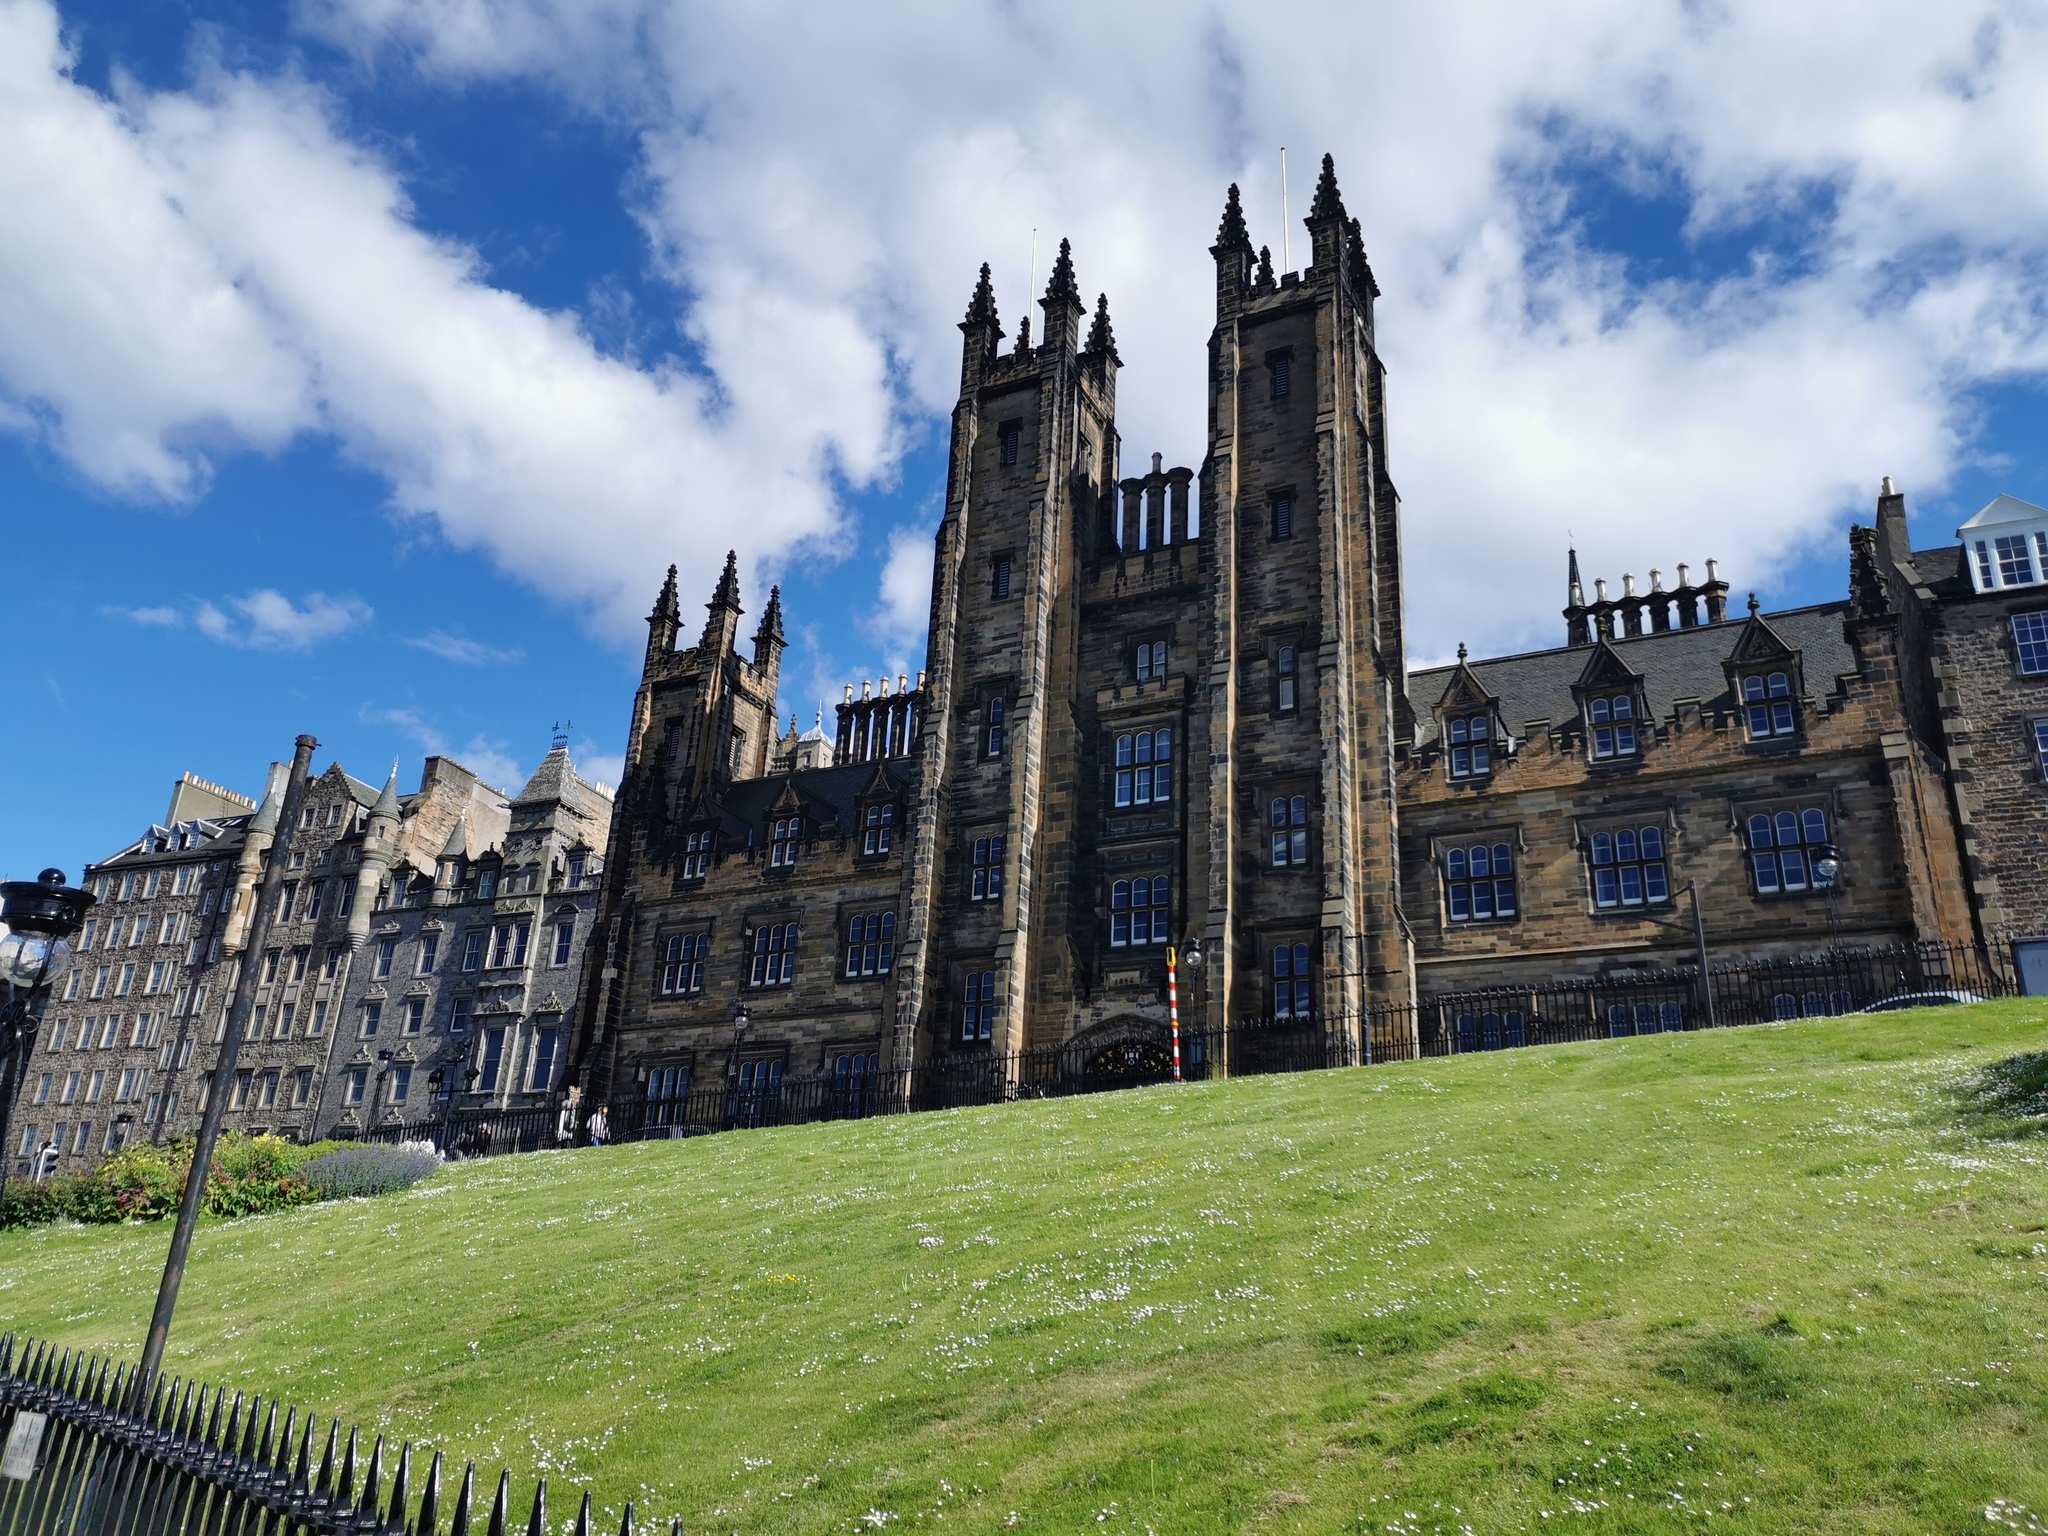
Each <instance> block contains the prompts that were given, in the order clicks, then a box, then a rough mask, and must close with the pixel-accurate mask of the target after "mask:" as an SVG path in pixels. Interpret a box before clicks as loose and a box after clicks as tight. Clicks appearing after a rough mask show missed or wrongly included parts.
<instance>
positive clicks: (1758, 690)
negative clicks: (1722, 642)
mask: <svg viewBox="0 0 2048 1536" xmlns="http://www.w3.org/2000/svg"><path fill="white" fill-rule="evenodd" d="M1742 704H1743V708H1744V709H1745V710H1746V711H1747V713H1748V715H1749V735H1750V739H1751V740H1752V741H1762V740H1765V739H1766V738H1768V737H1772V736H1790V735H1791V734H1792V733H1793V732H1794V731H1796V730H1797V729H1798V728H1799V712H1798V710H1797V709H1795V708H1794V707H1793V704H1792V679H1791V678H1790V677H1788V676H1787V675H1786V674H1785V673H1783V672H1769V673H1764V672H1757V673H1752V674H1751V675H1750V676H1748V677H1745V678H1744V679H1743V680H1742Z"/></svg>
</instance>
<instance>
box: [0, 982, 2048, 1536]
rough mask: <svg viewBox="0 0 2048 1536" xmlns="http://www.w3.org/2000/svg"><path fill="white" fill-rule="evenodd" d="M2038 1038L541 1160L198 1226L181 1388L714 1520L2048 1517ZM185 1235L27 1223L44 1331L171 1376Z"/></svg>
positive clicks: (1733, 1049) (1458, 1522) (2024, 1015)
mask: <svg viewBox="0 0 2048 1536" xmlns="http://www.w3.org/2000/svg"><path fill="white" fill-rule="evenodd" d="M2044 1044H2048V1027H2044V1010H2043V1008H2042V1006H2041V1005H2040V1004H2039V1003H2037V1002H2029V1001H2024V1000H2022V1001H2015V1002H2010V1003H1996V1004H1985V1005H1980V1006H1978V1007H1974V1008H1969V1009H1953V1010H1945V1011H1941V1012H1933V1011H1923V1012H1916V1013H1906V1014H1891V1015H1881V1016H1878V1017H1874V1018H1868V1019H1861V1018H1859V1019H1847V1020H1839V1021H1827V1022H1814V1023H1806V1024H1796V1025H1788V1026H1768V1027H1759V1028H1753V1029H1741V1030H1725V1031H1719V1032H1714V1033H1708V1034H1701V1035H1695V1036H1683V1037H1677V1036H1673V1037H1664V1038H1654V1039H1644V1040H1635V1041H1621V1042H1609V1043H1601V1044H1594V1045H1587V1046H1571V1047H1562V1048H1555V1049H1545V1050H1527V1051H1515V1052H1508V1053H1502V1054H1495V1055H1487V1056H1479V1057H1467V1058H1463V1059H1460V1060H1456V1061H1445V1062H1430V1063H1424V1064H1418V1065H1409V1066H1399V1067H1380V1068H1371V1069H1367V1070H1362V1071H1349V1072H1328V1073H1315V1074H1306V1075H1302V1076H1295V1077H1282V1078H1255V1079H1246V1080H1241V1081H1237V1082H1231V1083H1224V1084H1215V1085H1209V1086H1203V1087H1191V1088H1186V1089H1181V1090H1172V1089H1152V1090H1147V1091H1144V1092H1138V1093H1127V1094H1119V1095H1105V1096H1101V1097H1096V1098H1089V1099H1070V1100H1065V1101H1061V1102H1055V1103H1041V1104H1022V1105H1016V1106H1012V1107H1007V1108H999V1109H990V1110H975V1111H961V1112H955V1113H949V1114H940V1115H920V1116H912V1117H906V1118H900V1119H892V1120H883V1121H869V1122H865V1123H858V1124H847V1125H838V1126H823V1127H812V1128H806V1129H794V1130H787V1131H759V1132H752V1133H748V1134H745V1135H734V1136H720V1137H712V1138H706V1139H703V1140H699V1141H693V1142H688V1143H660V1144H650V1145H642V1146H627V1147H615V1148H608V1149H605V1150H601V1151H594V1152H573V1153H553V1154H546V1155H540V1156H531V1157H512V1158H501V1159H497V1160H495V1161H492V1162H488V1163H481V1164H469V1165H465V1166H460V1167H456V1168H453V1169H450V1170H449V1171H447V1172H445V1173H443V1174H439V1175H436V1176H435V1177H434V1178H433V1179H431V1180H429V1181H428V1182H427V1183H425V1184H423V1185H420V1186H419V1187H417V1188H416V1189H415V1190H413V1191H411V1192H410V1193H407V1194H402V1195H395V1196H391V1197H387V1198H384V1199H380V1200H372V1201H357V1202H349V1203H343V1204H338V1205H332V1206H319V1207H313V1208H309V1209H307V1210H303V1211H298V1212H293V1213H289V1214H285V1215H280V1216H273V1217H263V1218H257V1219H253V1220H248V1221H242V1222H235V1223H219V1224H213V1225H209V1226H208V1227H206V1228H204V1229H202V1231H201V1233H200V1237H199V1240H198V1242H197V1244H196V1245H195V1248H194V1252H193V1257H192V1265H191V1270H190V1275H189V1278H188V1280H187V1282H186V1287H185V1294H184V1300H183V1304H182V1309H181V1312H180V1315H179V1318H178V1323H177V1326H176V1328H175V1330H174V1332H173V1335H172V1345H171V1357H172V1364H173V1366H174V1367H175V1368H176V1369H177V1370H180V1371H185V1372H196V1373H198V1374H200V1375H201V1376H203V1377H205V1378H209V1379H218V1380H226V1381H228V1382H229V1383H231V1384H232V1385H234V1386H236V1387H241V1388H245V1389H248V1390H251V1391H260V1392H263V1393H265V1394H271V1393H279V1394H283V1395H284V1396H286V1397H287V1398H289V1399H292V1400H294V1401H297V1402H300V1403H305V1404H310V1405H312V1406H314V1407H316V1408H317V1409H319V1410H320V1411H321V1412H322V1413H323V1414H324V1413H326V1412H329V1411H334V1412H339V1413H341V1414H342V1415H344V1416H345V1417H358V1418H360V1419H362V1420H363V1421H364V1422H366V1423H368V1424H374V1425H376V1426H379V1427H382V1428H383V1429H385V1430H386V1431H387V1432H389V1433H393V1434H397V1435H403V1436H409V1437H411V1438H413V1439H414V1440H416V1441H423V1442H426V1443H428V1444H430V1445H432V1446H437V1447H442V1448H445V1449H447V1450H448V1451H449V1452H450V1453H452V1454H454V1455H455V1456H457V1457H458V1458H459V1457H464V1456H469V1457H475V1458H477V1459H478V1460H479V1461H481V1462H484V1463H485V1464H487V1465H488V1466H491V1467H493V1468H494V1467H495V1465H496V1464H497V1463H499V1462H501V1461H502V1462H505V1463H509V1464H510V1465H511V1466H512V1467H513V1468H514V1469H515V1473H516V1474H524V1475H526V1476H531V1475H533V1474H534V1473H536V1472H539V1471H542V1470H545V1471H546V1472H547V1474H548V1475H549V1476H550V1478H551V1479H555V1480H556V1481H557V1487H558V1489H559V1488H560V1487H561V1485H562V1484H563V1483H567V1484H571V1485H585V1486H590V1487H592V1488H593V1489H594V1490H595V1491H596V1493H597V1495H598V1498H599V1502H600V1504H602V1505H607V1506H609V1507H610V1509H611V1511H612V1513H611V1515H610V1519H611V1520H612V1521H613V1522H614V1523H615V1522H616V1520H617V1509H618V1506H619V1505H620V1504H621V1503H622V1502H623V1501H624V1500H625V1499H627V1498H629V1497H630V1498H633V1499H635V1500H637V1501H638V1503H639V1506H640V1510H641V1512H642V1513H643V1514H655V1515H659V1516H661V1517H663V1518H664V1519H666V1517H667V1516H669V1515H670V1514H680V1515H681V1516H683V1517H684V1520H685V1522H686V1526H687V1528H688V1529H689V1530H690V1531H692V1532H721V1533H722V1532H726V1531H745V1532H764V1533H765V1532H777V1533H781V1532H814V1531H816V1532H822V1531H840V1532H853V1531H855V1530H872V1529H873V1528H874V1522H876V1521H885V1522H886V1523H887V1524H889V1525H891V1526H898V1527H901V1528H905V1529H907V1528H909V1527H911V1526H914V1525H915V1526H923V1527H924V1528H926V1529H946V1530H958V1529H966V1530H989V1529H996V1528H1000V1527H1004V1526H1008V1525H1011V1524H1014V1525H1016V1526H1017V1527H1020V1528H1025V1529H1036V1530H1040V1531H1072V1530H1079V1529H1084V1528H1085V1529H1091V1530H1094V1529H1100V1530H1126V1531H1146V1530H1150V1531H1156V1532H1160V1533H1165V1532H1212V1531H1225V1530H1246V1531H1267V1530H1271V1531H1339V1530H1345V1531H1374V1532H1401V1533H1408V1532H1434V1531H1445V1532H1455V1531H1464V1530H1470V1531H1473V1532H1482V1533H1483V1532H1497V1531H1522V1530H1528V1531H1541V1530H1558V1529H1566V1528H1569V1529H1573V1530H1583V1531H1621V1530H1680V1529H1688V1530H1689V1529H1701V1530H1711V1529H1718V1528H1720V1527H1722V1526H1724V1525H1728V1526H1731V1527H1732V1528H1735V1529H1739V1530H1745V1531H1773V1532H1788V1533H1789V1532H1801V1533H1806V1532H1835V1531H1899V1532H1959V1531H1963V1530H1966V1529H1967V1530H1983V1529H1985V1528H1986V1527H1987V1524H1988V1523H1991V1522H1987V1515H1986V1511H1987V1510H1990V1511H1992V1512H1993V1514H1994V1515H1996V1516H1998V1518H1999V1519H2001V1520H2007V1521H2010V1522H2011V1523H2013V1524H2017V1525H2018V1526H2019V1527H2020V1528H2022V1529H2040V1528H2041V1527H2040V1526H2039V1525H2038V1524H2033V1525H2029V1524H2028V1523H2027V1522H2028V1521H2029V1519H2030V1518H2032V1519H2038V1516H2034V1517H2030V1516H2028V1515H2026V1514H2024V1513H2016V1512H2014V1511H2013V1506H2015V1505H2022V1506H2027V1507H2028V1508H2030V1509H2032V1510H2034V1511H2042V1510H2048V1427H2044V1424H2048V1420H2044V1414H2043V1409H2044V1408H2048V1354H2044V1351H2048V1339H2044V1336H2048V1135H2041V1134H2038V1133H2039V1131H2040V1129H2041V1126H2042V1121H2041V1120H2039V1119H2037V1118H2029V1117H2031V1116H2038V1115H2040V1113H2041V1111H2042V1109H2043V1107H2044V1106H2043V1105H2042V1104H2041V1102H2040V1100H2041V1089H2042V1081H2043V1070H2042V1069H2043V1062H2042V1060H2040V1059H2038V1058H2037V1059H2035V1060H2033V1061H2032V1062H2031V1063H2030V1062H2028V1061H2025V1060H2021V1059H2020V1058H2023V1057H2026V1056H2028V1055H2030V1054H2031V1053H2036V1052H2039V1051H2040V1050H2041V1049H2042V1048H2043V1046H2044ZM2000 1062H2006V1063H2013V1064H2012V1065H2009V1066H2005V1067H2001V1068H1998V1069H1997V1070H1995V1071H1993V1072H1991V1073H1989V1074H1986V1073H1984V1071H1983V1069H1984V1068H1986V1067H1987V1066H1990V1065H1991V1064H1994V1063H2000ZM168 1235H169V1233H168V1227H167V1226H165V1225H155V1226H148V1227H126V1228H95V1229H87V1228H63V1229H45V1230H41V1231H37V1232H30V1233H12V1234H6V1235H5V1236H4V1237H0V1317H4V1321H5V1324H6V1326H8V1327H11V1328H15V1329H19V1330H21V1331H24V1332H28V1333H33V1334H37V1335H43V1336H48V1337H51V1338H55V1339H57V1340H60V1341H62V1342H64V1343H67V1344H73V1345H81V1346H86V1347H90V1348H95V1349H109V1350H113V1351H116V1352H118V1353H119V1354H120V1355H121V1356H123V1357H130V1358H132V1356H133V1354H134V1353H135V1351H136V1348H137V1346H138V1344H139V1341H140V1339H141V1335H142V1332H143V1327H144V1323H145V1320H146V1318H147V1315H148V1308H149V1304H150V1301H151V1298H152V1296H153V1293H154V1286H155V1278H156V1272H157V1268H158V1266H159V1265H160V1264H161V1262H162V1259H163V1251H164V1244H165V1242H166V1240H167V1238H168ZM560 1497H561V1495H560V1493H558V1495H557V1498H558V1500H559V1499H560ZM1999 1501H2004V1502H2003V1503H2001V1502H1999ZM941 1517H943V1525H942V1524H941ZM1993 1528H1996V1526H1995V1524H1994V1526H1993Z"/></svg>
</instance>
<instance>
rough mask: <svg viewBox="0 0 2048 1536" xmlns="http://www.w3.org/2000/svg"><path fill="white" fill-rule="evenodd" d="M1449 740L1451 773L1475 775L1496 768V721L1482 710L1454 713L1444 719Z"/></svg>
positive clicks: (1467, 777) (1454, 774)
mask: <svg viewBox="0 0 2048 1536" xmlns="http://www.w3.org/2000/svg"><path fill="white" fill-rule="evenodd" d="M1444 734H1445V735H1446V736H1447V737H1448V738H1449V740H1450V748H1451V753H1450V766H1451V777H1452V778H1454V779H1476V778H1480V777H1482V776H1483V775H1485V774H1489V773H1491V772H1492V771H1493V724H1492V722H1491V721H1490V720H1489V719H1488V718H1487V717H1486V716H1485V715H1483V714H1479V715H1453V716H1452V717H1451V718H1450V719H1449V720H1447V721H1446V722H1445V723H1444Z"/></svg>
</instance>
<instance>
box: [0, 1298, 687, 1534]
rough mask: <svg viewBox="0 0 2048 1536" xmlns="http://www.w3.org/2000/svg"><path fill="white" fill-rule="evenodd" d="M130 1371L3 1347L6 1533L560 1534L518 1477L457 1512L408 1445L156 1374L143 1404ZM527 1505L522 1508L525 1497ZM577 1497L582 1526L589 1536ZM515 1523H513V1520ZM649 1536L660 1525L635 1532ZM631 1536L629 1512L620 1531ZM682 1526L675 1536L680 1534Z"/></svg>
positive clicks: (544, 1492)
mask: <svg viewBox="0 0 2048 1536" xmlns="http://www.w3.org/2000/svg"><path fill="white" fill-rule="evenodd" d="M132 1387H133V1373H132V1371H131V1369H130V1368H129V1367H128V1366H126V1365H119V1366H117V1365H115V1364H114V1363H113V1362H112V1361H110V1360H108V1359H106V1358H104V1357H100V1356H86V1355H83V1354H73V1353H72V1352H71V1351H69V1350H65V1351H63V1352H62V1353H61V1354H60V1353H59V1352H58V1351H57V1350H56V1349H55V1348H53V1347H52V1346H51V1345H48V1344H38V1343H34V1342H33V1341H30V1340H25V1339H17V1338H16V1337H15V1336H14V1335H12V1334H9V1335H7V1336H6V1337H5V1338H0V1437H4V1438H0V1444H4V1446H5V1450H4V1453H0V1536H201V1533H204V1536H372V1533H375V1536H442V1532H444V1531H445V1532H447V1533H448V1536H472V1532H473V1531H478V1530H480V1531H482V1532H483V1533H485V1536H508V1533H510V1532H514V1531H517V1530H521V1529H524V1530H525V1531H526V1532H527V1533H528V1536H540V1533H542V1532H543V1531H548V1530H551V1529H552V1527H550V1526H549V1524H548V1518H547V1498H548V1485H547V1479H545V1478H542V1479H541V1480H540V1482H539V1483H538V1484H537V1485H536V1486H535V1488H534V1491H533V1501H532V1503H531V1505H529V1506H527V1513H526V1515H525V1517H524V1518H523V1519H521V1518H520V1516H519V1515H518V1514H517V1513H515V1510H514V1504H513V1499H512V1476H511V1474H510V1473H509V1472H500V1473H499V1474H498V1488H497V1495H496V1497H495V1498H494V1499H492V1501H491V1504H490V1508H489V1509H488V1510H487V1511H486V1510H484V1509H483V1508H481V1507H480V1506H479V1505H478V1504H477V1501H476V1463H474V1462H470V1463H468V1464H467V1465H466V1466H465V1467H464V1468H463V1472H462V1482H461V1486H460V1487H459V1488H458V1489H457V1490H456V1491H455V1497H454V1502H453V1505H452V1507H449V1505H448V1501H447V1499H446V1497H445V1494H444V1490H443V1488H442V1486H441V1455H440V1453H439V1452H438V1451H437V1452H436V1453H435V1454H434V1457H433V1460H432V1462H431V1464H430V1465H429V1466H428V1468H427V1471H426V1475H425V1476H424V1477H416V1476H415V1475H414V1470H413V1465H412V1462H413V1456H412V1447H411V1446H410V1445H403V1446H401V1447H400V1448H399V1451H398V1455H397V1457H396V1458H395V1459H390V1458H387V1456H386V1454H385V1449H384V1437H383V1436H382V1435H379V1436H377V1437H376V1439H375V1442H374V1443H373V1444H372V1446H371V1448H370V1452H369V1456H368V1459H367V1460H365V1459H364V1458H363V1456H362V1451H361V1437H360V1435H359V1434H358V1432H357V1431H356V1430H355V1429H354V1428H350V1429H349V1430H348V1432H347V1434H346V1436H344V1435H343V1432H342V1428H341V1426H340V1424H339V1423H337V1422H335V1421H333V1420H329V1421H328V1424H327V1430H326V1434H325V1436H324V1437H322V1436H321V1435H320V1434H319V1433H318V1432H317V1429H316V1426H315V1424H314V1419H313V1415H312V1414H310V1413H308V1414H305V1415H303V1416H302V1415H301V1414H300V1413H299V1411H298V1410H297V1409H296V1408H290V1407H287V1408H285V1409H284V1410H283V1413H282V1418H280V1415H279V1405H278V1404H277V1403H275V1402H268V1403H266V1402H265V1401H264V1400H263V1399H262V1398H260V1397H256V1398H250V1399H247V1400H246V1401H245V1400H244V1398H243V1395H242V1394H241V1393H239V1392H237V1393H235V1394H234V1395H233V1397H232V1398H230V1396H229V1395H228V1391H227V1389H226V1388H225V1387H213V1388H208V1387H204V1386H196V1385H194V1384H193V1383H191V1382H184V1383H180V1382H178V1381H176V1380H175V1379H166V1378H163V1377H159V1378H158V1379H157V1381H156V1383H155V1384H154V1387H153V1388H152V1389H151V1390H150V1391H149V1392H148V1394H147V1401H146V1402H144V1403H141V1404H137V1403H134V1402H132V1401H131V1399H132V1398H134V1397H135V1395H136V1394H135V1393H134V1391H133V1390H132ZM520 1502H521V1503H522V1504H524V1502H525V1501H524V1500H522V1501H520ZM591 1521H592V1513H591V1498H590V1495H589V1494H588V1493H587V1492H586V1493H585V1494H584V1495H583V1500H582V1506H581V1509H580V1510H579V1512H578V1514H577V1516H576V1520H575V1524H574V1526H573V1530H574V1531H575V1533H576V1536H592V1531H593V1529H594V1527H593V1526H592V1523H591ZM515 1522H516V1523H515ZM637 1529H638V1530H640V1531H641V1532H643V1536H652V1532H653V1531H654V1529H655V1528H654V1527H653V1526H651V1525H643V1526H640V1527H637ZM619 1530H620V1533H621V1536H633V1533H634V1531H635V1530H636V1527H635V1525H634V1521H633V1506H632V1505H631V1504H628V1505H627V1506H626V1509H625V1518H624V1520H623V1522H622V1523H621V1525H620V1527H619ZM681 1532H682V1521H681V1520H680V1519H678V1520H676V1521H674V1522H673V1523H672V1525H671V1527H670V1536H681Z"/></svg>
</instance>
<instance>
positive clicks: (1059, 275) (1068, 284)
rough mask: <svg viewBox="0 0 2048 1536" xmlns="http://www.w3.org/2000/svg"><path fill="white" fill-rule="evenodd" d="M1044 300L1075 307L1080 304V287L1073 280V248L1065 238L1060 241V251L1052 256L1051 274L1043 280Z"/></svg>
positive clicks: (1049, 302)
mask: <svg viewBox="0 0 2048 1536" xmlns="http://www.w3.org/2000/svg"><path fill="white" fill-rule="evenodd" d="M1044 302H1045V303H1047V304H1057V303H1060V302H1065V303H1069V304H1072V305H1074V306H1075V307H1076V308H1078V307H1079V306H1080V303H1081V289H1080V285H1079V284H1077V283H1076V282H1075V281H1074V248H1073V246H1072V245H1071V244H1069V243H1068V242H1067V241H1065V240H1062V241H1060V253H1059V255H1058V256H1056V257H1054V258H1053V263H1052V276H1051V277H1049V278H1047V279H1046V282H1045V299H1044Z"/></svg>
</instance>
